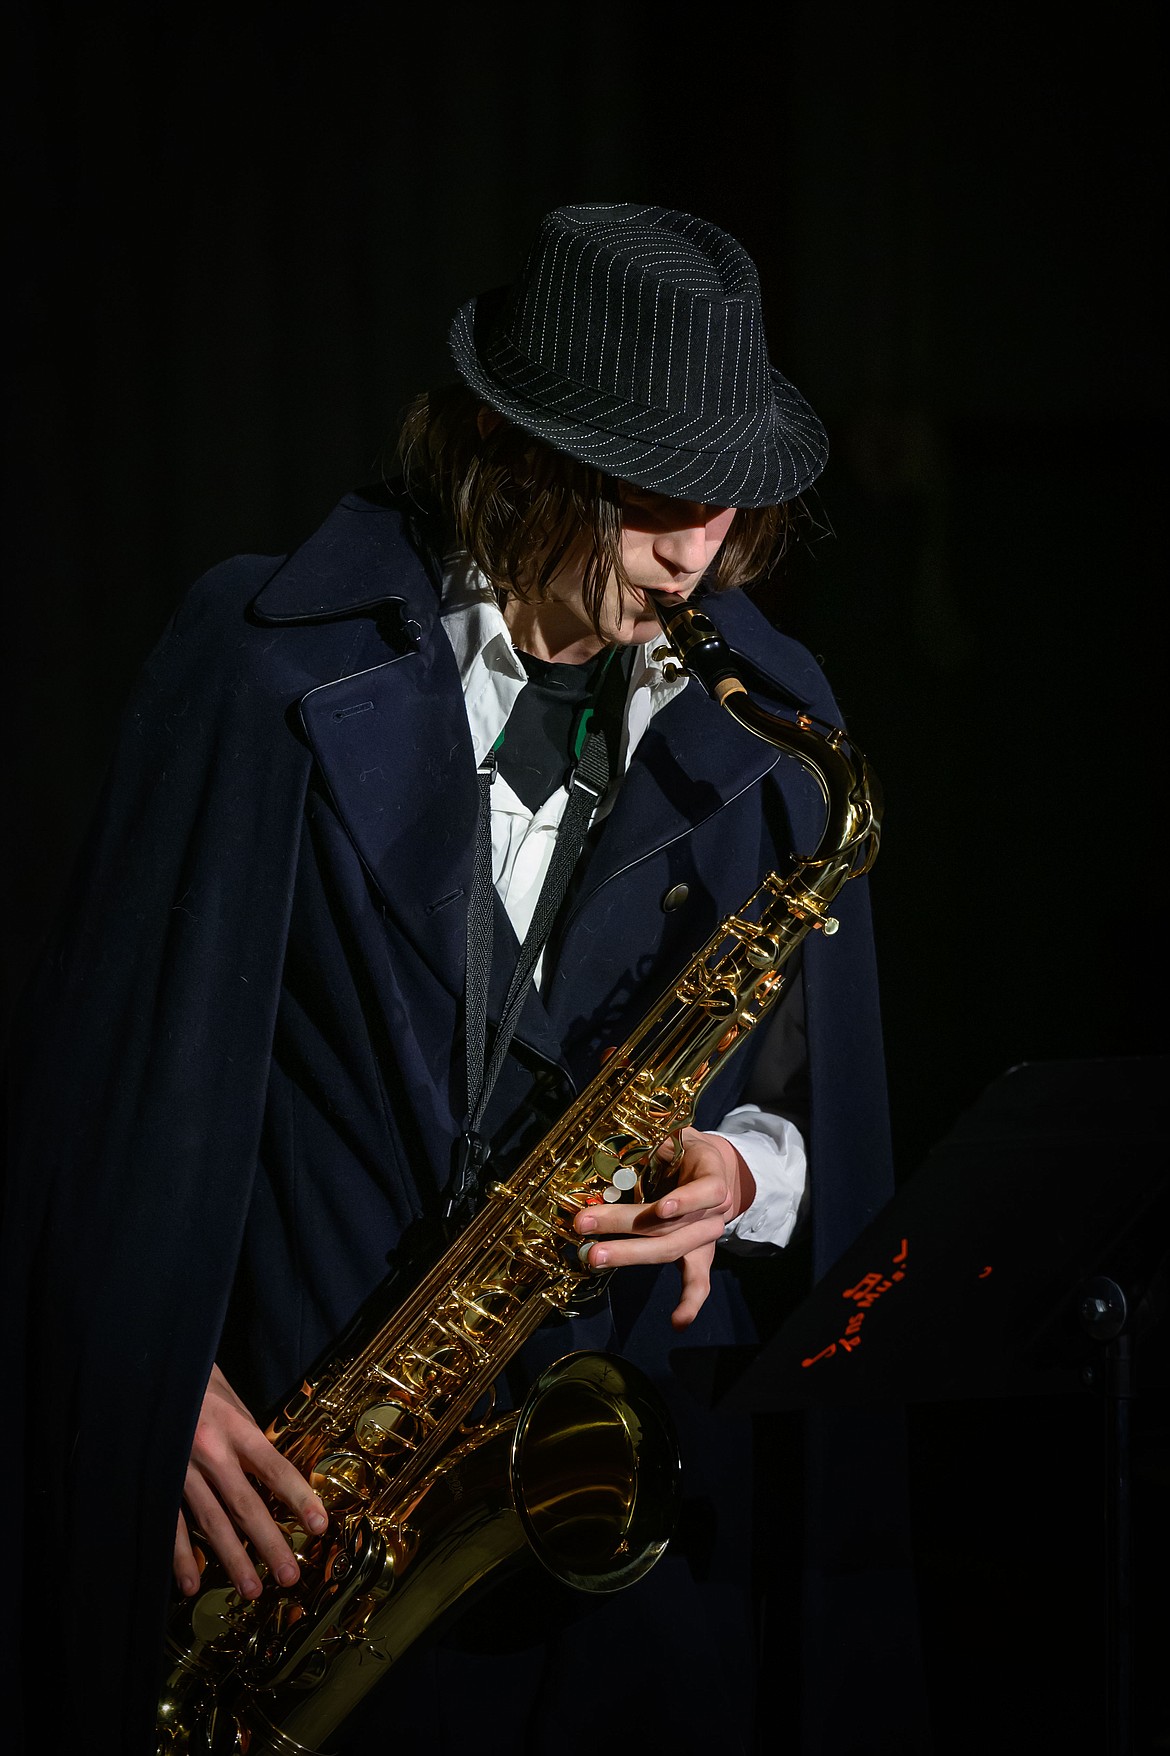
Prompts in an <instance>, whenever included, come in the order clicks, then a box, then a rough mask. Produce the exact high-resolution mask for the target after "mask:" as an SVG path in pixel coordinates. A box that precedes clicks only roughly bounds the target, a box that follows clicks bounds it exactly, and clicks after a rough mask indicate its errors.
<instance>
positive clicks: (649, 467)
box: [447, 288, 829, 507]
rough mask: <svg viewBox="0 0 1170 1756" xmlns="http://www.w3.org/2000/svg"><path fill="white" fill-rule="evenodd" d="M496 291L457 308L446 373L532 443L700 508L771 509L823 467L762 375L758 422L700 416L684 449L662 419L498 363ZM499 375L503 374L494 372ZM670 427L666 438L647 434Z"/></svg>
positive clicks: (802, 412)
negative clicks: (451, 368)
mask: <svg viewBox="0 0 1170 1756" xmlns="http://www.w3.org/2000/svg"><path fill="white" fill-rule="evenodd" d="M503 297H504V289H502V288H501V289H496V290H494V291H493V292H491V293H484V294H480V295H478V297H476V298H472V299H469V300H468V301H467V303H466V304H465V305H462V306H460V308H459V310H458V311H457V312H456V313H455V317H454V319H453V320H452V323H451V327H450V330H449V332H448V336H447V343H448V347H449V349H450V353H451V358H452V360H453V362H454V365H455V369H456V371H457V372H458V373H459V376H460V377H461V378H462V379H463V382H464V383H465V384H466V385H467V386H468V388H469V389H471V390H473V391H475V393H476V395H477V396H480V397H482V398H483V400H484V402H485V403H487V404H488V406H489V407H490V408H494V409H495V410H497V412H498V413H499V414H502V415H504V416H505V417H506V418H507V419H508V420H510V421H514V422H515V424H516V425H517V426H518V427H522V428H523V429H524V430H525V432H528V433H531V434H532V435H533V437H534V438H536V439H540V440H542V441H543V442H544V443H545V444H546V445H550V446H552V448H553V449H554V450H555V451H561V452H564V453H565V454H566V455H567V456H569V457H575V458H576V459H577V460H578V462H580V463H584V464H588V465H589V466H590V467H591V468H593V469H597V470H601V471H602V472H603V473H604V474H605V475H608V476H613V477H614V478H615V479H616V480H618V481H623V482H632V483H633V484H634V486H635V487H639V488H647V489H649V490H650V491H651V492H653V493H659V494H667V495H669V496H670V497H671V498H672V499H678V500H694V501H701V502H702V503H703V504H705V505H709V506H737V507H749V506H776V505H779V504H780V503H781V502H782V501H785V500H792V499H795V497H796V496H797V495H798V494H801V493H803V492H804V490H805V489H806V488H808V487H810V486H811V485H812V483H813V482H814V481H815V480H816V479H817V477H818V476H819V475H820V473H821V471H822V470H823V469H824V467H825V460H826V458H827V456H828V450H829V442H828V437H827V435H826V433H825V429H824V427H823V426H822V425H821V423H820V421H819V420H818V419H817V417H816V415H815V414H814V413H813V411H812V409H811V408H810V407H809V405H808V403H807V402H806V401H805V399H804V398H803V396H801V394H800V392H799V391H798V390H797V389H796V388H795V387H794V386H793V385H792V384H790V383H789V382H788V380H787V379H786V378H785V377H784V376H783V374H782V373H780V372H778V371H777V370H776V368H775V367H772V368H771V377H772V403H771V407H770V409H769V410H768V411H766V412H765V414H764V416H763V417H762V418H761V416H760V415H759V414H756V415H752V416H750V417H743V416H725V417H722V418H719V419H715V420H712V419H711V418H709V417H706V418H704V419H703V421H702V423H701V426H700V425H699V423H698V422H695V423H692V424H693V425H695V426H696V427H698V429H699V430H698V431H696V432H694V433H693V434H686V435H685V437H686V438H687V439H692V440H693V443H684V442H681V441H682V440H683V437H684V435H683V434H682V433H680V430H679V429H680V425H683V426H685V423H680V420H679V417H678V415H677V413H671V414H669V415H667V414H665V413H660V412H659V411H657V410H654V409H652V408H643V407H640V406H638V405H634V404H631V403H629V402H623V401H619V400H618V399H617V398H615V397H611V396H606V395H604V394H601V393H599V392H597V391H595V390H591V389H586V388H584V387H583V386H581V385H577V384H573V383H571V382H570V381H569V380H567V379H564V378H561V377H560V376H559V375H557V374H555V373H551V372H549V371H547V370H546V369H545V368H544V367H539V366H533V365H532V364H531V363H530V362H524V361H520V360H518V359H517V358H515V357H511V358H508V357H507V352H506V349H504V348H501V347H499V345H498V344H497V358H496V359H494V360H493V359H492V357H491V351H492V334H491V331H492V319H493V318H494V317H495V315H496V313H497V312H498V310H499V308H500V305H501V303H502V300H503ZM505 372H506V373H507V376H506V377H505V376H504V373H505ZM656 427H658V428H660V429H661V428H666V427H669V428H670V429H671V436H670V437H669V438H668V437H667V436H666V434H665V433H663V435H662V437H660V438H658V437H655V436H654V432H655V428H656Z"/></svg>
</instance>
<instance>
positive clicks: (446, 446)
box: [397, 384, 797, 633]
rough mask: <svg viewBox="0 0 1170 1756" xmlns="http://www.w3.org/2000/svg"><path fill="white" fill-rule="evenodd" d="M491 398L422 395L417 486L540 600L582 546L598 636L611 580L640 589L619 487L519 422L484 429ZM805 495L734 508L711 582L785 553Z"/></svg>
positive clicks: (469, 543) (413, 421)
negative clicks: (628, 566) (630, 563)
mask: <svg viewBox="0 0 1170 1756" xmlns="http://www.w3.org/2000/svg"><path fill="white" fill-rule="evenodd" d="M482 407H483V404H482V403H481V401H480V399H479V398H478V397H477V396H475V395H474V394H473V393H472V392H471V391H470V390H468V389H466V388H465V387H464V386H463V385H462V384H458V385H452V386H449V387H444V388H443V389H441V390H432V391H424V392H423V394H422V395H421V396H416V397H415V399H414V401H413V402H412V403H410V405H409V406H408V408H407V410H406V413H405V415H404V417H403V421H402V427H401V431H400V433H399V438H398V452H397V462H398V467H399V469H400V470H401V471H402V475H403V477H404V480H405V485H406V488H407V490H408V492H409V493H410V494H411V495H412V497H413V498H414V499H415V500H416V501H417V502H418V503H419V504H420V505H421V506H422V508H423V509H424V511H428V512H431V513H433V514H437V515H438V516H439V518H441V519H443V520H444V521H445V522H447V523H448V524H449V525H450V527H451V529H452V531H453V533H454V542H455V546H456V547H457V548H458V549H461V550H465V551H466V553H467V554H468V555H470V557H471V559H472V560H473V561H474V562H475V564H476V566H477V567H479V569H480V570H481V572H482V573H483V574H484V575H485V576H486V578H487V579H488V580H490V582H491V584H492V586H493V588H494V589H495V591H496V592H497V594H499V595H501V596H503V595H505V594H507V593H509V592H511V593H514V594H515V595H516V596H517V597H519V598H522V599H524V600H525V601H526V602H529V603H531V602H539V601H540V600H541V599H543V598H544V597H546V596H547V594H548V590H549V587H550V585H551V583H552V581H553V579H554V578H555V577H556V574H557V573H558V572H559V570H560V569H561V568H562V567H563V566H564V564H565V562H566V561H567V560H568V559H569V558H570V556H571V555H572V553H573V551H574V550H578V551H579V550H580V548H581V547H582V545H584V547H585V564H584V581H583V595H584V602H585V608H586V611H587V612H588V614H589V616H590V617H591V618H592V621H593V625H594V627H595V628H596V629H597V630H598V633H600V632H601V626H600V619H601V608H602V603H603V600H604V597H605V588H606V583H607V581H608V580H609V579H610V578H611V577H614V578H616V579H617V581H618V584H619V586H620V587H621V588H622V590H623V592H624V591H628V590H630V589H631V587H630V581H629V578H628V577H627V575H626V571H625V568H624V567H623V566H622V554H621V537H622V507H621V498H620V495H621V486H622V484H621V483H619V482H617V481H615V480H614V479H613V477H611V476H607V475H603V474H602V472H601V471H600V470H596V469H592V468H590V467H589V466H588V465H587V464H584V463H578V461H577V460H576V459H575V458H572V457H566V456H565V455H564V453H563V452H559V451H554V450H553V449H552V448H551V447H550V446H548V445H544V444H541V443H540V442H539V441H538V440H536V439H534V438H533V437H532V435H531V434H529V433H526V432H524V430H523V428H521V427H517V426H514V425H513V424H512V422H511V421H505V420H500V421H499V422H498V423H497V424H496V425H494V426H493V427H492V428H491V429H490V431H488V432H487V433H486V434H481V433H480V430H479V414H480V410H481V408H482ZM796 504H797V503H796V502H791V503H786V504H784V505H780V506H758V507H745V508H741V509H740V510H739V511H737V512H736V515H735V518H734V519H733V520H732V524H731V529H730V530H729V531H728V533H727V536H726V537H725V538H724V540H723V543H722V544H721V546H720V549H719V553H718V555H717V556H716V559H715V563H714V566H713V567H712V569H711V573H710V577H709V578H708V580H707V584H708V586H709V587H710V588H711V589H712V590H714V591H727V590H729V589H730V587H732V586H735V585H744V584H746V583H747V582H748V581H750V580H753V579H758V578H760V577H761V576H762V575H763V574H765V573H767V571H768V570H769V568H770V567H771V566H772V565H773V564H774V563H775V562H776V561H777V560H779V558H780V556H781V555H782V554H783V552H784V548H785V544H786V542H787V539H788V534H789V530H790V528H791V525H792V508H793V506H794V505H796Z"/></svg>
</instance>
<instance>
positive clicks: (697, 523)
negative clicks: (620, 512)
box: [654, 507, 708, 573]
mask: <svg viewBox="0 0 1170 1756" xmlns="http://www.w3.org/2000/svg"><path fill="white" fill-rule="evenodd" d="M707 523H708V514H707V509H706V507H695V508H694V509H693V510H692V511H689V512H688V513H687V514H686V517H685V521H684V522H680V523H678V524H673V523H672V524H671V525H670V527H669V529H667V530H661V531H659V532H658V535H657V536H656V537H655V539H654V553H655V555H656V557H657V558H658V560H659V561H661V562H662V564H663V566H664V567H669V568H671V569H672V571H673V572H675V573H702V572H703V570H704V568H705V567H706V565H707Z"/></svg>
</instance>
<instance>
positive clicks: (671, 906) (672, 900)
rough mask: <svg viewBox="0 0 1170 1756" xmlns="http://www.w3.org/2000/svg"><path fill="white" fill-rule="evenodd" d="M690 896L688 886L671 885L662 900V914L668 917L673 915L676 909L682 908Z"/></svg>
mask: <svg viewBox="0 0 1170 1756" xmlns="http://www.w3.org/2000/svg"><path fill="white" fill-rule="evenodd" d="M690 894H691V887H690V885H689V884H672V885H671V887H670V889H669V890H668V891H667V893H666V895H665V896H664V897H663V899H662V911H663V913H664V914H668V915H670V914H673V913H674V911H675V909H676V908H681V907H682V905H683V903H684V902H685V901H686V900H687V898H688V896H689V895H690Z"/></svg>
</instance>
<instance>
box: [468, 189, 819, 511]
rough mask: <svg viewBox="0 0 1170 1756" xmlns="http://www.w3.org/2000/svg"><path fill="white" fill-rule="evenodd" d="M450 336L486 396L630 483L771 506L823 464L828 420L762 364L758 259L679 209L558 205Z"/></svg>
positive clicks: (684, 496) (541, 434) (561, 447)
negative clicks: (507, 275) (509, 280)
mask: <svg viewBox="0 0 1170 1756" xmlns="http://www.w3.org/2000/svg"><path fill="white" fill-rule="evenodd" d="M448 343H449V346H450V349H451V355H452V358H453V359H454V362H455V366H456V369H457V371H458V372H459V375H460V377H461V378H462V379H463V381H464V383H466V384H467V385H469V386H470V388H471V389H472V390H474V391H475V392H476V393H477V395H479V396H481V397H482V398H483V400H484V402H485V403H488V404H489V405H490V406H491V407H492V408H494V409H497V410H498V411H499V412H500V414H502V415H505V416H507V418H508V419H509V420H511V421H514V422H515V423H516V425H517V426H519V427H523V428H524V429H525V431H526V432H529V433H532V434H533V435H534V436H535V437H536V438H538V439H542V440H543V441H544V442H545V443H546V444H547V445H551V446H552V447H553V448H554V449H555V450H557V451H563V452H566V453H568V455H569V456H570V457H575V458H578V459H579V460H580V461H581V462H582V463H586V464H590V465H591V466H592V467H593V468H595V469H599V470H602V471H604V472H605V474H607V475H610V476H614V477H616V478H617V479H618V480H620V481H626V482H633V483H634V484H635V485H636V486H637V487H641V488H650V489H652V490H654V491H655V492H657V493H660V494H669V495H671V496H672V497H673V498H676V499H680V500H699V501H703V502H705V503H707V504H709V505H714V506H772V505H776V504H777V503H778V502H779V501H781V500H791V499H792V498H793V496H794V495H796V494H799V493H800V492H801V491H802V490H803V489H805V488H807V487H808V486H809V485H810V484H811V483H812V482H814V481H815V480H816V478H817V476H819V475H820V473H821V470H822V469H823V468H824V466H825V458H826V457H827V455H828V450H829V442H828V439H827V437H826V434H825V429H824V428H823V427H822V425H821V423H820V421H818V419H817V417H816V415H814V414H813V411H812V410H811V408H810V407H809V406H808V404H807V402H805V400H804V398H803V397H802V396H801V394H800V392H799V391H798V390H796V389H794V387H793V386H792V385H791V384H790V383H789V382H788V380H787V379H786V378H785V377H783V376H782V374H781V373H780V372H778V371H777V370H776V368H775V367H774V366H772V365H771V364H770V363H769V360H768V350H767V346H766V343H765V339H764V321H763V313H762V311H761V308H760V283H759V277H758V275H757V273H756V268H755V264H754V263H753V262H752V260H751V258H750V256H748V254H747V252H746V251H745V250H744V249H743V247H742V245H740V244H738V243H736V241H735V239H734V238H732V237H729V236H728V234H727V233H726V232H722V231H720V230H719V228H718V227H717V226H713V225H709V224H708V223H707V222H706V221H705V220H701V219H695V218H694V217H693V215H691V214H688V213H678V212H676V211H674V210H673V209H671V208H665V207H639V206H636V205H634V204H633V203H628V202H627V203H621V204H618V205H613V206H609V205H602V204H594V203H589V204H585V205H581V206H575V207H558V208H556V209H554V211H553V212H552V213H550V214H547V215H546V216H545V218H544V219H543V220H542V222H541V225H540V229H539V232H538V234H537V237H536V242H535V243H534V244H533V246H532V249H531V250H530V251H529V254H528V259H527V261H526V263H525V265H524V269H523V271H522V273H521V274H520V276H519V278H518V279H517V280H516V281H515V282H514V283H513V285H511V286H509V287H498V288H496V289H495V290H494V291H492V292H488V293H481V294H480V295H479V296H478V298H474V299H469V300H468V302H467V303H466V305H463V306H462V307H461V308H460V309H459V311H458V312H457V313H456V315H455V319H454V322H453V323H452V325H451V329H450V332H449V335H448Z"/></svg>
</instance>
